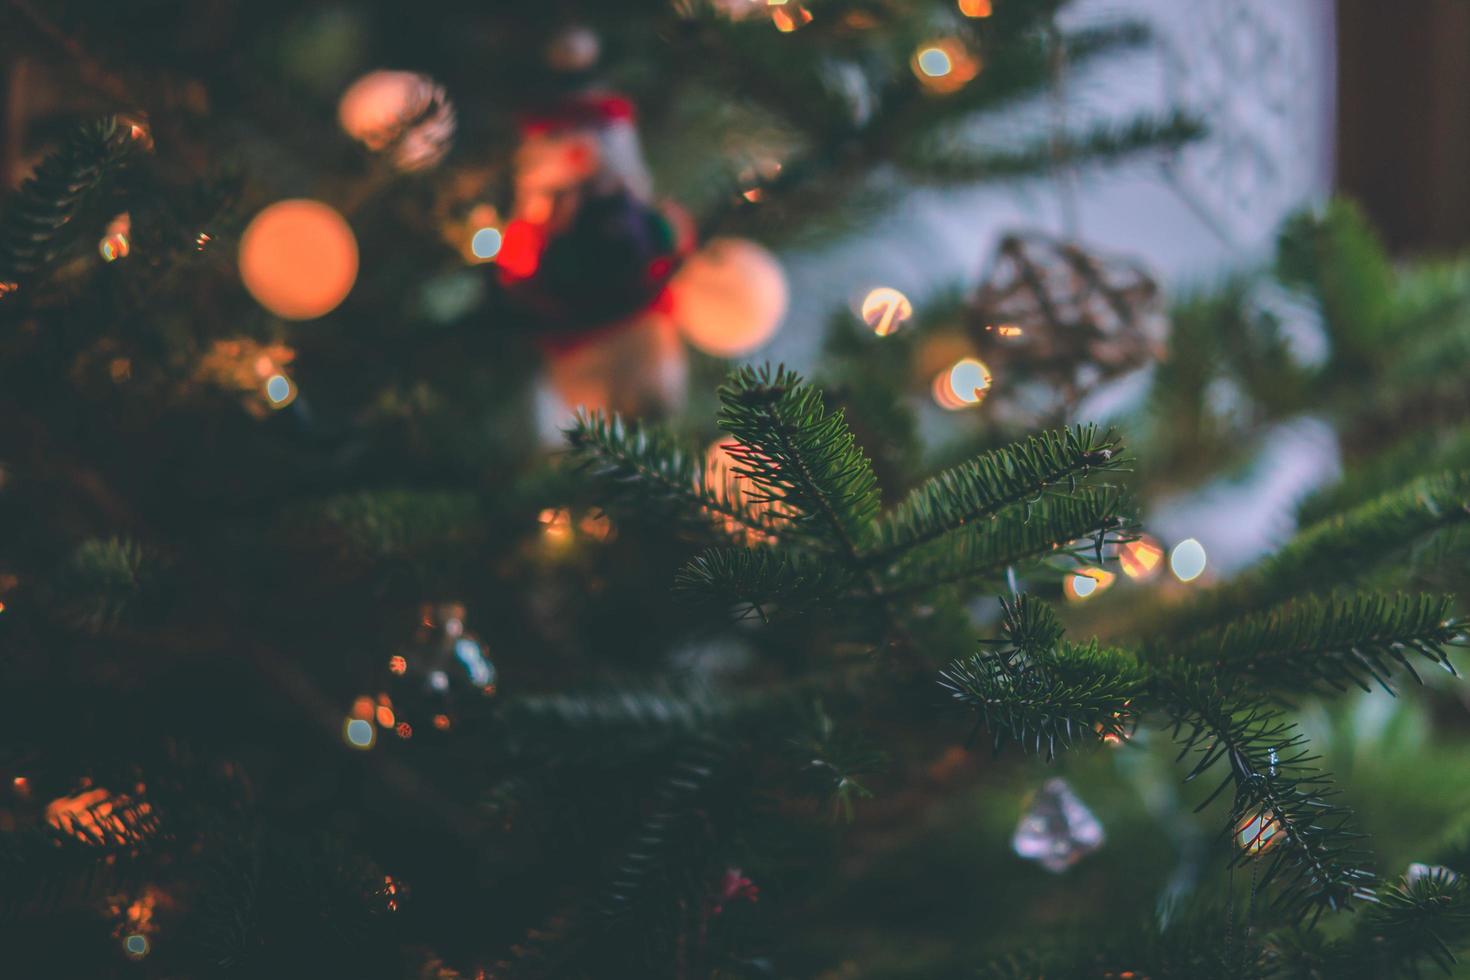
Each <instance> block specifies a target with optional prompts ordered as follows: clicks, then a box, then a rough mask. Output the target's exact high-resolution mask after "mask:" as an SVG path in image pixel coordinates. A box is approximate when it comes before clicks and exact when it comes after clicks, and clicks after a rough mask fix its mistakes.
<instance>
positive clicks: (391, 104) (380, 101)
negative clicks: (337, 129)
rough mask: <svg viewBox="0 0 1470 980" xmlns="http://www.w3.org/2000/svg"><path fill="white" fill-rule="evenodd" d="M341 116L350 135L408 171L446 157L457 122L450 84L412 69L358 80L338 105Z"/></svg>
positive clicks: (341, 121) (385, 72)
mask: <svg viewBox="0 0 1470 980" xmlns="http://www.w3.org/2000/svg"><path fill="white" fill-rule="evenodd" d="M337 121H338V122H340V123H341V124H342V130H343V132H345V133H346V134H347V135H348V136H351V137H352V138H353V139H355V140H357V141H358V142H359V143H361V144H362V145H363V146H365V147H367V148H368V149H369V150H372V151H373V152H375V153H382V154H385V155H386V156H388V158H389V159H391V160H392V161H393V165H394V166H395V167H397V168H398V169H399V170H402V171H405V172H408V171H415V170H426V169H428V168H429V167H432V166H434V165H435V164H437V163H438V162H439V161H440V160H443V159H444V156H445V154H447V153H448V152H449V148H450V146H451V145H452V143H453V140H454V131H455V128H456V126H457V119H456V117H455V113H454V105H453V103H451V102H450V101H449V97H448V96H447V95H446V94H445V92H444V86H442V85H440V84H438V83H437V82H435V81H434V80H433V79H432V78H429V77H428V76H426V75H420V74H418V73H417V72H411V71H375V72H370V73H368V74H366V75H364V76H362V77H361V78H359V79H358V80H357V81H355V82H353V83H352V85H351V86H350V87H349V88H348V89H347V91H346V92H343V93H342V100H341V102H339V103H338V104H337Z"/></svg>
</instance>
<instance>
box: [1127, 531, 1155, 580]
mask: <svg viewBox="0 0 1470 980" xmlns="http://www.w3.org/2000/svg"><path fill="white" fill-rule="evenodd" d="M1163 563H1164V549H1163V546H1162V545H1160V544H1159V543H1158V542H1157V541H1155V540H1154V539H1153V538H1151V537H1149V536H1148V535H1146V534H1145V535H1143V536H1142V537H1140V538H1139V539H1138V540H1136V541H1127V542H1124V543H1123V544H1122V545H1121V546H1120V547H1119V548H1118V565H1119V567H1121V568H1122V569H1123V574H1124V575H1127V576H1128V577H1129V578H1133V579H1139V580H1147V579H1151V578H1153V577H1154V576H1155V575H1157V574H1158V573H1159V570H1160V569H1161V568H1163Z"/></svg>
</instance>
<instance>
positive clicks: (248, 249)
mask: <svg viewBox="0 0 1470 980" xmlns="http://www.w3.org/2000/svg"><path fill="white" fill-rule="evenodd" d="M240 278H241V279H242V280H243V281H244V283H245V288H246V289H247V290H249V291H250V295H251V296H253V297H255V301H256V302H257V303H259V304H260V305H261V306H263V307H265V308H266V309H268V310H270V311H271V312H272V313H274V314H276V315H277V316H280V317H284V318H285V319H287V320H312V319H315V318H316V317H319V316H325V315H326V314H327V313H330V312H331V311H332V310H334V309H336V308H337V306H338V304H340V303H341V302H342V300H344V299H346V298H347V294H348V293H349V292H351V290H352V285H353V283H355V282H356V281H357V239H356V237H355V236H354V235H353V234H352V229H351V228H350V227H348V224H347V222H346V221H345V220H344V219H343V217H342V216H341V215H340V214H338V213H337V212H336V211H335V210H333V209H332V208H330V207H328V206H327V205H325V204H323V203H321V202H320V201H309V200H305V199H300V198H297V199H292V200H287V201H277V202H276V203H275V204H272V205H270V206H269V207H267V208H266V209H265V210H263V211H261V212H260V213H259V214H257V215H256V216H255V217H254V218H253V219H252V220H251V222H250V224H249V226H248V227H247V228H246V229H245V234H244V235H242V236H240Z"/></svg>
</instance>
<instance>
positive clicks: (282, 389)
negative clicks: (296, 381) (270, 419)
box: [265, 374, 296, 409]
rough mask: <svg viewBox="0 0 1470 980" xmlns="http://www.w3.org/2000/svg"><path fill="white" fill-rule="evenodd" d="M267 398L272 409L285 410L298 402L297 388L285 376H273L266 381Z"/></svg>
mask: <svg viewBox="0 0 1470 980" xmlns="http://www.w3.org/2000/svg"><path fill="white" fill-rule="evenodd" d="M265 397H266V400H267V401H268V402H270V406H271V408H276V409H280V408H285V407H286V406H287V405H289V404H291V403H292V402H294V401H295V400H296V386H295V385H293V384H292V383H291V379H290V378H288V377H286V376H285V375H284V374H273V375H271V376H270V377H268V378H266V379H265Z"/></svg>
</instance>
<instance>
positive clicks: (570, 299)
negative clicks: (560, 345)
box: [496, 93, 693, 331]
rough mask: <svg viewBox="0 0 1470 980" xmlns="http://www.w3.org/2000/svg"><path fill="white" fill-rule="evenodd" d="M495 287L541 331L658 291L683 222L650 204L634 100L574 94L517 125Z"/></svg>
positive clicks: (620, 308)
mask: <svg viewBox="0 0 1470 980" xmlns="http://www.w3.org/2000/svg"><path fill="white" fill-rule="evenodd" d="M521 136H522V142H521V145H520V147H519V149H518V150H517V151H516V156H515V176H514V185H515V202H514V206H513V209H512V212H511V216H510V220H509V222H507V223H506V225H505V226H504V227H503V228H501V229H500V230H501V233H502V238H501V242H500V249H499V251H498V253H497V255H496V268H497V270H498V272H499V278H500V282H501V284H502V285H504V286H505V288H506V290H507V291H508V292H509V293H510V295H511V296H512V297H513V298H514V299H516V300H517V301H518V302H520V303H521V305H523V306H525V307H526V308H527V309H529V310H530V311H532V312H533V313H535V314H536V315H537V316H538V317H539V318H540V319H541V320H543V321H544V322H545V323H546V324H547V325H548V326H549V327H551V328H553V329H558V330H562V331H570V330H585V329H588V328H592V327H600V326H602V325H605V324H608V323H611V322H613V321H616V320H619V319H621V318H623V317H626V316H628V315H630V314H632V313H635V312H638V311H640V310H644V309H647V308H648V307H649V306H651V305H652V304H653V303H654V302H655V301H656V300H657V299H658V297H659V295H660V294H661V293H662V291H663V288H664V285H665V284H666V283H667V282H668V280H669V277H670V276H671V275H672V274H673V272H674V268H675V266H676V264H677V263H678V260H679V258H680V256H681V255H682V254H683V253H684V252H687V251H688V249H689V248H690V246H691V245H692V239H693V233H692V225H691V224H690V223H689V222H688V221H687V219H686V218H684V217H683V216H682V214H681V213H680V212H678V211H677V209H669V208H659V207H656V206H655V205H654V204H653V202H652V197H653V190H652V180H651V178H650V177H649V174H648V168H647V166H646V165H645V163H644V161H643V152H642V149H641V147H640V145H639V140H638V131H637V129H636V127H635V125H634V110H633V103H632V102H630V101H629V100H628V99H626V98H623V97H622V96H617V95H607V94H596V93H583V94H580V95H577V96H573V97H571V98H568V99H565V100H563V101H561V102H559V103H557V104H555V105H553V106H552V107H551V108H549V109H547V110H545V111H542V112H540V113H537V114H534V115H530V116H527V117H526V118H524V119H523V120H522V123H521Z"/></svg>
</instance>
